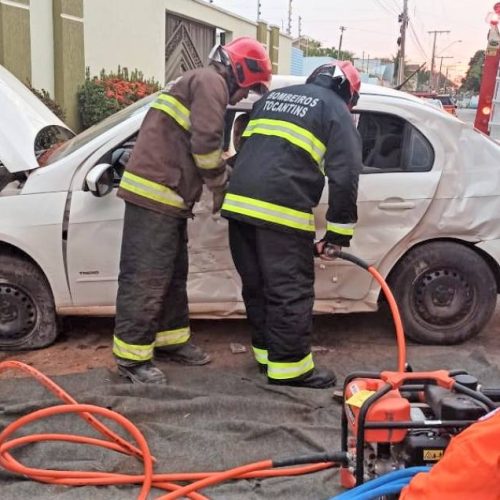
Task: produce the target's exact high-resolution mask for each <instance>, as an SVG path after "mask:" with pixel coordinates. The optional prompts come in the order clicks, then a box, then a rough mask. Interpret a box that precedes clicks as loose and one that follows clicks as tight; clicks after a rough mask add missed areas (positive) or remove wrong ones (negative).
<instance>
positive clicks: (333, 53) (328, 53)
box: [298, 36, 354, 60]
mask: <svg viewBox="0 0 500 500" xmlns="http://www.w3.org/2000/svg"><path fill="white" fill-rule="evenodd" d="M298 47H299V48H300V49H301V50H302V51H303V52H304V56H305V57H317V56H321V57H332V58H333V59H348V60H353V59H354V53H353V52H350V51H348V50H342V51H341V53H340V55H339V51H338V50H337V49H336V48H335V47H322V46H321V42H319V41H318V40H314V39H313V38H309V37H305V36H303V37H301V38H300V40H299V44H298Z"/></svg>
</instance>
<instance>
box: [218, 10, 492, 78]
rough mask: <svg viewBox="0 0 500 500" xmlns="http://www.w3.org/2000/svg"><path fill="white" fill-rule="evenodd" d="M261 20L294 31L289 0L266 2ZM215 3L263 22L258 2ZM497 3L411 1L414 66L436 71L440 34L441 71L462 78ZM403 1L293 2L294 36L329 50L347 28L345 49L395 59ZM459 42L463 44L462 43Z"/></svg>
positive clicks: (408, 47)
mask: <svg viewBox="0 0 500 500" xmlns="http://www.w3.org/2000/svg"><path fill="white" fill-rule="evenodd" d="M260 1H261V19H262V20H264V21H266V22H268V23H269V24H275V25H277V26H279V27H280V28H283V31H286V29H287V27H288V4H289V0H260ZM212 3H213V5H216V6H218V7H221V8H223V9H226V10H229V11H231V12H234V13H236V14H239V15H241V16H243V17H246V18H248V19H252V20H255V19H256V18H257V5H258V0H213V1H212ZM494 4H495V0H408V14H409V19H410V24H409V26H408V30H407V36H406V40H407V42H406V54H407V56H406V59H407V61H408V62H409V63H420V64H421V63H423V62H425V61H427V62H428V65H427V69H430V60H431V57H432V46H433V39H434V35H432V34H429V33H428V32H429V31H435V30H441V31H449V32H450V33H443V34H438V35H437V38H436V55H437V56H438V59H437V60H436V63H435V64H436V70H439V66H440V64H441V57H443V62H442V69H443V73H444V72H445V68H446V67H448V71H449V74H450V76H454V77H456V76H461V75H463V74H465V72H466V71H467V68H468V63H469V60H470V58H471V57H472V56H473V55H474V53H475V52H476V51H477V50H480V49H483V50H484V49H485V48H486V36H487V34H488V24H487V22H486V21H485V18H486V16H487V14H488V12H491V11H492V10H493V5H494ZM402 9H403V0H292V31H291V33H292V36H294V37H296V36H298V17H299V16H301V18H302V22H301V33H302V35H308V36H310V37H312V38H314V39H316V40H319V41H320V42H321V43H322V45H323V46H325V47H331V46H334V47H338V45H339V38H340V29H339V28H340V26H345V27H346V28H347V29H346V30H345V31H344V35H343V41H342V48H343V49H345V50H349V51H351V52H354V53H355V56H356V57H360V58H361V57H363V53H364V57H365V58H367V57H368V56H369V57H370V59H373V58H378V57H392V56H394V55H395V54H396V52H397V44H396V40H397V38H398V36H399V27H400V25H399V23H398V14H399V13H400V12H402ZM458 40H461V41H460V42H459V41H458Z"/></svg>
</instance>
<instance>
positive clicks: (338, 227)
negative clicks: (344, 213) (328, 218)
mask: <svg viewBox="0 0 500 500" xmlns="http://www.w3.org/2000/svg"><path fill="white" fill-rule="evenodd" d="M354 226H355V224H334V223H333V222H327V224H326V230H327V231H331V232H332V233H336V234H341V235H343V236H352V235H353V234H354Z"/></svg>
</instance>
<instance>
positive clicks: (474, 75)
mask: <svg viewBox="0 0 500 500" xmlns="http://www.w3.org/2000/svg"><path fill="white" fill-rule="evenodd" d="M484 55H485V53H484V50H478V51H476V53H475V54H474V56H473V57H472V58H471V60H470V61H469V69H468V70H467V73H466V75H465V78H463V79H462V86H461V87H460V91H462V92H467V91H469V92H475V93H478V92H479V88H480V86H481V78H482V76H483V66H484Z"/></svg>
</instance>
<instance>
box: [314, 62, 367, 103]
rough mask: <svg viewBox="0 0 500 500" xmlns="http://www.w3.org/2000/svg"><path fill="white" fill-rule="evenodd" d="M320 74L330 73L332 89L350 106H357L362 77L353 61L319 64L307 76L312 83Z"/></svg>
mask: <svg viewBox="0 0 500 500" xmlns="http://www.w3.org/2000/svg"><path fill="white" fill-rule="evenodd" d="M320 75H328V76H330V77H331V78H332V89H333V90H334V91H335V92H337V93H338V94H339V95H340V96H341V97H342V98H343V99H344V100H345V101H346V103H347V105H348V106H350V107H352V106H355V105H356V103H357V102H358V99H359V89H360V87H361V78H360V76H359V72H358V70H357V69H356V68H355V67H354V66H353V65H352V63H351V61H332V62H329V63H326V64H322V65H321V66H318V67H317V68H316V69H315V70H314V71H313V72H312V73H311V74H310V75H309V77H308V78H307V80H306V82H307V83H311V82H312V81H313V80H315V79H316V77H318V76H320Z"/></svg>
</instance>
